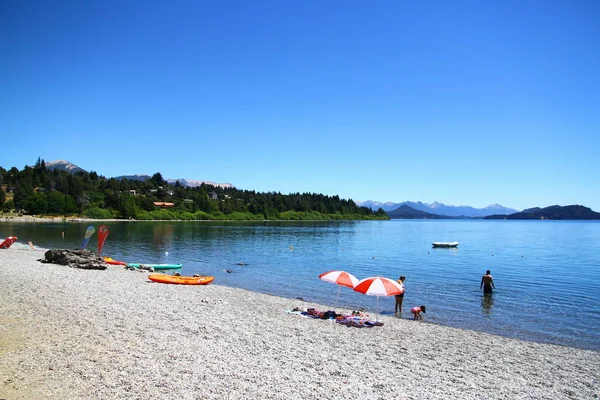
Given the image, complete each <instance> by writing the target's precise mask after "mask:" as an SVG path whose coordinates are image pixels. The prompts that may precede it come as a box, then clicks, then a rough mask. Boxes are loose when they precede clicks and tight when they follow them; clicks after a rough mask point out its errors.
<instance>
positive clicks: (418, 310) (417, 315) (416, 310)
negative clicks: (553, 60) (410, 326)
mask: <svg viewBox="0 0 600 400" xmlns="http://www.w3.org/2000/svg"><path fill="white" fill-rule="evenodd" d="M410 312H411V313H413V319H423V316H422V315H421V313H425V306H421V307H413V308H411V309H410Z"/></svg>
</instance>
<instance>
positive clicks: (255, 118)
mask: <svg viewBox="0 0 600 400" xmlns="http://www.w3.org/2000/svg"><path fill="white" fill-rule="evenodd" d="M598 21H600V1H596V0H589V1H583V0H581V1H579V0H574V1H567V0H563V1H556V0H547V1H546V0H545V1H526V0H525V1H523V0H520V1H506V0H504V1H479V0H478V1H467V0H457V1H441V0H438V1H415V0H406V1H401V0H395V1H375V2H365V1H283V0H281V1H276V0H272V1H226V0H223V1H152V0H149V1H144V2H139V1H115V0H108V1H79V0H74V1H65V0H57V1H49V0H31V1H20V0H5V1H2V2H0V55H1V56H0V135H2V137H3V139H2V144H0V166H2V167H4V168H7V169H8V168H10V167H13V166H16V167H17V168H19V169H22V168H23V167H24V166H25V165H32V164H33V163H34V162H35V161H36V159H37V158H38V157H41V158H42V159H44V160H45V161H53V160H57V159H64V160H68V161H71V162H72V163H74V164H76V165H78V166H80V167H82V168H84V169H86V170H88V171H96V172H98V173H99V174H100V175H104V176H107V177H111V176H117V175H125V174H148V175H152V174H153V173H155V172H160V173H161V174H162V175H163V177H165V178H187V179H198V180H209V181H214V182H219V183H225V182H227V183H232V184H233V185H235V186H236V187H238V188H240V189H248V190H256V191H261V192H264V191H278V192H282V193H291V192H301V193H303V192H313V193H323V194H327V195H339V196H341V197H342V198H351V199H354V200H355V201H364V200H377V201H382V202H385V201H393V202H402V201H407V200H410V201H423V202H428V203H431V202H434V201H439V202H442V203H445V204H448V205H471V206H473V207H485V206H488V205H490V204H493V203H499V204H502V205H504V206H507V207H512V208H516V209H524V208H529V207H535V206H540V207H545V206H549V205H553V204H559V205H570V204H582V205H585V206H588V207H591V208H592V209H594V210H595V211H600V156H599V155H598V153H599V152H600V40H599V38H600V23H599V22H598Z"/></svg>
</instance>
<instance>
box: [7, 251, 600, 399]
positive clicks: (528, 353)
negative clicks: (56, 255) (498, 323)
mask: <svg viewBox="0 0 600 400" xmlns="http://www.w3.org/2000/svg"><path fill="white" fill-rule="evenodd" d="M43 256H44V253H43V252H40V251H31V250H17V249H12V248H9V249H6V250H0V399H7V400H17V399H23V400H25V399H27V400H29V399H290V398H299V399H448V398H457V399H482V398H488V399H598V398H600V353H598V352H594V351H589V350H581V349H575V348H570V347H564V346H556V345H549V344H539V343H534V342H526V341H520V340H515V339H510V338H505V337H501V336H495V335H490V334H485V333H480V332H473V331H467V330H461V329H454V328H449V327H444V326H438V325H434V324H430V323H427V316H426V315H425V317H424V320H423V321H413V320H412V319H409V318H408V315H409V314H410V313H409V312H408V310H404V314H405V315H404V318H395V317H391V316H378V317H377V319H378V320H379V321H381V322H383V323H384V325H383V326H375V327H370V328H356V327H347V326H343V325H340V324H337V323H335V322H333V321H330V320H318V319H310V318H305V317H302V316H299V315H293V314H287V313H285V310H290V309H293V308H294V307H301V308H308V307H314V308H317V309H320V310H329V309H331V306H328V305H319V304H313V303H307V302H303V301H301V300H297V299H287V298H280V297H274V296H268V295H264V294H258V293H253V292H249V291H246V290H242V289H235V288H229V287H225V286H220V285H219V284H218V282H217V281H215V282H214V283H213V284H210V285H207V286H186V285H167V284H160V283H153V282H150V281H149V280H148V277H147V273H146V272H140V271H130V270H126V269H124V268H123V267H118V266H109V267H108V268H107V269H106V270H82V269H76V268H70V267H67V266H61V265H54V264H42V263H40V262H39V261H38V259H40V258H43ZM405 306H406V305H405ZM336 311H337V312H339V313H350V312H351V311H352V310H339V309H338V310H336ZM372 317H375V316H373V315H372ZM578 318H585V316H581V317H578Z"/></svg>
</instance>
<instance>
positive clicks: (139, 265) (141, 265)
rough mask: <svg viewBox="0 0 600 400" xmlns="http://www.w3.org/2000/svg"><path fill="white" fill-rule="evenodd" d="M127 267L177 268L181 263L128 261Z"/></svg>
mask: <svg viewBox="0 0 600 400" xmlns="http://www.w3.org/2000/svg"><path fill="white" fill-rule="evenodd" d="M127 266H128V267H133V268H140V267H141V268H144V269H148V268H154V270H158V269H179V268H181V264H142V263H129V264H127Z"/></svg>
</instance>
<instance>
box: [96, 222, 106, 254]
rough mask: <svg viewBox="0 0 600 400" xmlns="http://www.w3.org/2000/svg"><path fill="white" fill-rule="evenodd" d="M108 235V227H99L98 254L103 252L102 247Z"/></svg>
mask: <svg viewBox="0 0 600 400" xmlns="http://www.w3.org/2000/svg"><path fill="white" fill-rule="evenodd" d="M107 236H108V228H107V227H106V226H104V225H102V226H100V228H98V254H102V247H103V246H104V242H105V241H106V237H107Z"/></svg>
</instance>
